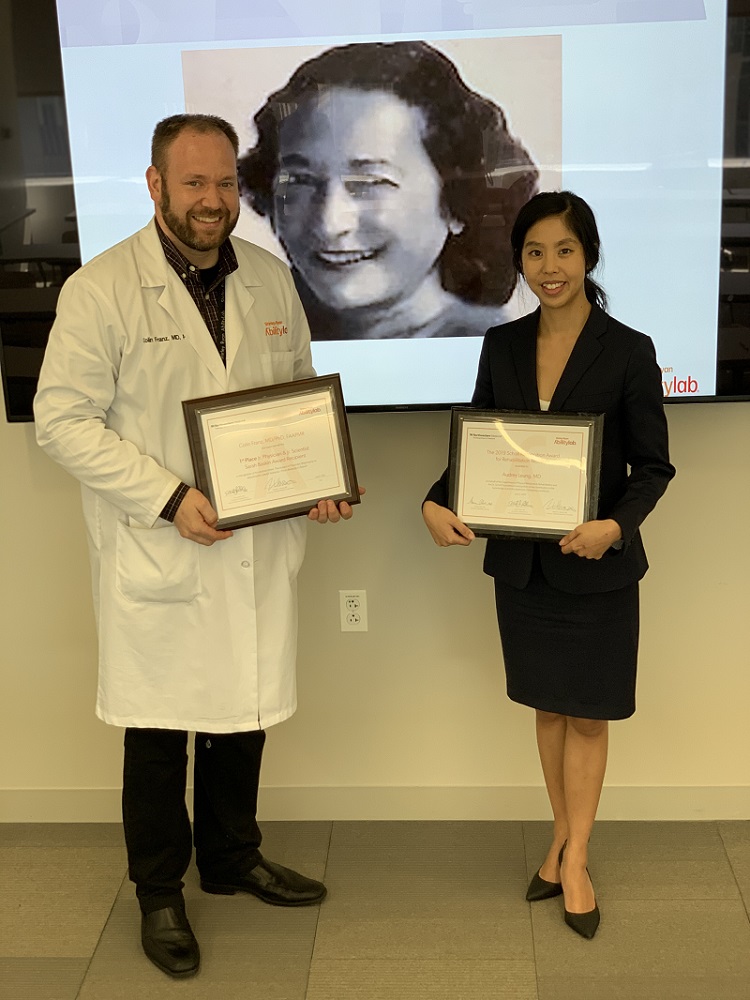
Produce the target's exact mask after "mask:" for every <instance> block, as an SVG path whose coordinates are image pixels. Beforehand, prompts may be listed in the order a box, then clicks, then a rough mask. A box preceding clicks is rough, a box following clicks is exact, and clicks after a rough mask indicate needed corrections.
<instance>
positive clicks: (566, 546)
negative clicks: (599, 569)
mask: <svg viewBox="0 0 750 1000" xmlns="http://www.w3.org/2000/svg"><path fill="white" fill-rule="evenodd" d="M620 538H622V530H621V528H620V525H619V524H618V523H617V521H613V520H612V519H611V518H610V519H608V520H606V521H584V523H583V524H579V525H578V527H577V528H573V530H572V531H569V532H568V534H567V535H566V536H565V538H561V539H560V548H561V549H562V551H563V552H564V553H565V555H569V554H570V553H573V555H576V556H580V557H581V559H601V557H602V556H603V555H604V553H605V552H606V551H607V549H608V548H609V547H610V546H611V545H612V543H613V542H616V541H618V540H619V539H620Z"/></svg>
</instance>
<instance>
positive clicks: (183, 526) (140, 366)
mask: <svg viewBox="0 0 750 1000" xmlns="http://www.w3.org/2000/svg"><path fill="white" fill-rule="evenodd" d="M237 151H238V141H237V135H236V133H235V131H234V129H233V128H232V126H231V125H229V124H228V123H227V122H225V121H223V120H222V119H220V118H215V117H213V116H207V115H175V116H172V117H171V118H167V119H165V120H164V121H162V122H160V123H159V124H158V125H157V126H156V129H155V131H154V137H153V143H152V163H151V166H150V167H149V168H148V171H147V173H146V179H147V182H148V190H149V194H150V196H151V198H152V200H153V202H154V205H155V218H154V219H153V220H152V221H151V222H150V223H149V224H148V225H147V226H146V227H145V229H142V230H141V231H140V232H138V233H136V234H135V235H134V236H131V237H130V238H129V239H126V240H124V241H123V242H122V243H120V244H118V245H117V246H115V247H112V248H111V249H110V250H108V251H106V252H105V253H103V254H101V255H100V256H99V257H97V258H95V259H94V260H92V261H91V262H90V263H88V264H87V265H86V266H85V267H83V268H82V269H81V270H80V271H78V272H77V273H76V274H74V275H73V276H72V277H71V279H70V280H69V281H68V282H67V283H66V285H65V287H64V288H63V290H62V292H61V294H60V300H59V304H58V312H57V319H56V320H55V324H54V326H53V329H52V332H51V334H50V340H49V346H48V348H47V353H46V356H45V360H44V364H43V367H42V372H41V376H40V379H39V390H38V393H37V397H36V401H35V411H36V421H37V437H38V441H39V444H40V445H41V446H42V447H43V448H44V449H45V450H46V451H47V452H48V454H49V455H51V456H52V458H54V459H55V460H56V461H58V462H60V463H61V464H62V465H63V466H64V467H65V468H66V469H67V470H68V471H69V472H71V473H72V474H73V475H74V476H76V478H78V479H79V480H80V481H81V484H82V494H83V506H84V516H85V521H86V527H87V532H88V540H89V547H90V552H91V560H92V578H93V589H94V603H95V609H96V615H97V625H98V631H99V649H100V669H99V691H98V698H97V714H98V716H99V717H100V718H101V719H103V720H104V721H105V722H107V723H110V724H112V725H116V726H122V727H124V728H125V760H124V777H123V822H124V827H125V840H126V844H127V850H128V865H129V874H130V878H131V879H132V881H133V882H134V883H135V885H136V893H137V896H138V900H139V903H140V907H141V911H142V942H143V948H144V951H145V952H146V954H147V955H148V957H149V958H150V959H151V961H152V962H154V963H155V964H156V965H157V966H158V967H159V968H160V969H162V970H163V971H164V972H166V973H168V974H169V975H172V976H189V975H192V974H194V973H195V972H197V971H198V966H199V962H200V954H199V948H198V944H197V942H196V940H195V937H194V936H193V933H192V930H191V928H190V924H189V923H188V919H187V916H186V914H185V903H184V898H183V894H182V889H183V882H182V878H183V876H184V874H185V871H186V869H187V866H188V864H189V861H190V857H191V854H192V846H193V837H194V842H195V848H196V862H197V865H198V869H199V872H200V877H201V886H202V888H203V889H204V890H205V891H206V892H212V893H224V894H233V893H235V892H238V891H239V892H249V893H252V894H253V895H255V896H258V897H259V898H260V899H262V900H264V901H265V902H267V903H272V904H278V905H285V906H301V905H305V904H311V903H317V902H319V901H320V900H322V899H323V897H324V895H325V892H326V890H325V887H324V886H323V885H322V884H321V883H320V882H316V881H314V880H312V879H309V878H305V877H304V876H302V875H299V874H297V873H296V872H293V871H290V870H289V869H286V868H282V867H281V866H279V865H276V864H274V863H273V862H271V861H268V860H266V859H265V858H263V856H262V855H261V853H260V850H259V847H260V841H261V835H260V831H259V829H258V826H257V823H256V819H255V813H256V803H257V794H258V782H259V774H260V764H261V755H262V750H263V743H264V740H265V732H264V730H265V729H266V727H267V726H270V725H273V724H275V723H277V722H281V721H282V720H284V719H286V718H288V717H289V716H290V715H292V713H293V712H294V710H295V707H296V693H295V678H294V669H295V654H296V630H297V616H296V576H297V572H298V570H299V567H300V563H301V561H302V556H303V551H304V536H305V523H304V520H302V519H300V518H295V519H290V520H284V521H277V522H274V523H271V524H264V525H260V526H256V527H253V528H244V529H242V530H239V531H236V532H234V533H233V532H231V531H220V530H217V528H216V527H215V524H216V521H217V514H216V512H215V511H214V510H213V508H212V506H211V504H210V502H209V501H208V499H207V498H206V497H205V496H203V495H202V494H201V493H200V492H199V491H198V490H196V489H195V488H193V487H191V486H190V485H189V484H190V483H191V482H192V481H193V479H192V465H191V459H190V453H189V447H188V440H187V434H186V431H185V426H184V422H183V417H182V408H181V402H182V400H184V399H193V398H196V397H201V396H208V395H215V394H217V393H222V392H229V391H232V390H236V389H246V388H249V387H252V386H257V385H265V384H269V383H272V382H284V381H288V380H291V379H298V378H306V377H309V376H312V375H314V371H313V368H312V364H311V358H310V344H309V340H310V334H309V330H308V326H307V321H306V319H305V316H304V313H303V311H302V307H301V304H300V302H299V299H298V297H297V294H296V292H295V290H294V285H293V282H292V279H291V275H290V273H289V270H288V269H287V268H286V266H285V265H284V264H282V263H281V262H280V261H278V260H277V259H276V258H275V257H274V256H273V255H271V254H268V253H267V252H265V251H263V250H261V249H259V248H258V247H255V246H253V245H252V244H249V243H246V242H244V241H242V240H238V239H235V238H230V235H229V234H230V233H231V232H232V229H233V228H234V226H235V223H236V222H237V217H238V215H239V200H238V191H237V170H236V158H237ZM280 331H281V332H280ZM351 514H352V510H351V507H350V506H349V505H348V504H346V503H342V504H341V505H340V507H337V506H336V504H334V503H333V502H332V501H330V500H329V501H321V503H320V504H319V505H318V507H317V508H315V509H314V510H313V511H311V512H310V515H309V517H310V519H312V520H317V521H319V522H320V523H325V522H326V521H329V520H330V521H338V520H339V518H340V517H343V518H349V517H351ZM189 730H195V731H196V737H195V769H194V784H195V815H194V831H193V834H192V835H191V830H190V824H189V820H188V813H187V809H186V805H185V787H186V761H187V755H186V745H187V733H188V731H189Z"/></svg>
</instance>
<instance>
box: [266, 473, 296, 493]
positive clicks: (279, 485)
mask: <svg viewBox="0 0 750 1000" xmlns="http://www.w3.org/2000/svg"><path fill="white" fill-rule="evenodd" d="M293 483H294V480H293V479H282V478H281V477H280V476H271V478H270V479H269V480H268V489H269V491H271V490H283V489H286V487H287V486H292V484H293Z"/></svg>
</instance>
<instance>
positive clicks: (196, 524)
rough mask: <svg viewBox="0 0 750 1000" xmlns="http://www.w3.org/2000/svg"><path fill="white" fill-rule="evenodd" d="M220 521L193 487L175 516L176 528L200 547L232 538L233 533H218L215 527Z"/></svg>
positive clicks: (204, 498) (209, 505)
mask: <svg viewBox="0 0 750 1000" xmlns="http://www.w3.org/2000/svg"><path fill="white" fill-rule="evenodd" d="M218 520H219V515H218V514H217V513H216V511H215V510H214V509H213V507H212V506H211V504H210V503H209V502H208V500H207V499H206V497H204V496H203V494H202V493H201V492H200V490H196V489H194V488H193V487H191V488H190V489H189V490H188V491H187V493H186V494H185V496H184V498H183V501H182V503H181V504H180V506H179V507H178V508H177V513H176V514H175V516H174V524H175V527H176V528H177V530H178V531H179V533H180V534H181V535H182V537H183V538H189V539H190V541H191V542H198V544H199V545H213V544H214V542H220V541H222V540H223V539H224V538H231V537H232V532H231V531H217V529H216V528H215V527H214V525H215V524H216V522H217V521H218Z"/></svg>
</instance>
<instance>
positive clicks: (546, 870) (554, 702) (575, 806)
mask: <svg viewBox="0 0 750 1000" xmlns="http://www.w3.org/2000/svg"><path fill="white" fill-rule="evenodd" d="M511 244H512V252H513V260H514V262H515V265H516V267H517V269H518V272H519V274H521V275H522V276H523V278H524V280H525V282H526V284H527V285H528V287H529V288H530V289H531V291H532V292H533V293H534V295H536V297H537V298H538V299H539V306H540V307H539V309H538V310H537V311H536V312H535V313H532V314H531V315H529V316H524V317H522V318H521V319H519V320H516V321H515V322H512V323H508V324H506V325H505V326H502V327H497V328H495V329H492V330H488V331H487V336H486V338H485V341H484V345H483V348H482V354H481V357H480V361H479V371H478V374H477V382H476V388H475V390H474V396H473V398H472V406H474V407H477V408H480V409H504V410H527V411H532V412H533V411H537V412H539V411H542V410H549V411H561V417H560V419H561V421H563V420H564V414H565V411H568V412H569V413H573V412H584V413H603V414H605V419H604V431H603V441H602V464H601V475H600V487H599V509H598V512H597V517H596V519H594V520H591V521H586V522H584V523H583V524H580V525H578V526H577V527H576V528H574V529H573V530H572V531H570V532H568V534H566V535H565V537H564V538H562V539H561V540H560V541H559V543H558V542H555V541H543V542H536V541H532V540H530V539H521V538H515V539H509V538H500V537H495V538H491V539H490V540H489V541H488V543H487V551H486V554H485V560H484V570H485V572H486V573H488V574H489V575H490V576H492V577H494V580H495V598H496V605H497V616H498V623H499V626H500V637H501V640H502V647H503V658H504V661H505V672H506V679H507V688H508V696H509V698H511V700H513V701H516V702H519V703H520V704H522V705H529V706H530V707H532V708H534V709H536V731H537V744H538V747H539V755H540V758H541V763H542V771H543V773H544V780H545V783H546V786H547V793H548V795H549V799H550V803H551V806H552V813H553V816H554V832H553V838H552V843H551V844H550V846H549V850H548V852H547V855H546V857H545V859H544V861H543V863H542V866H541V868H540V869H539V871H538V872H537V874H536V875H535V876H534V878H533V879H532V881H531V884H530V885H529V889H528V892H527V895H526V898H527V900H529V902H536V901H537V900H542V899H548V898H550V897H552V896H559V895H561V894H564V904H565V906H564V910H565V922H566V923H567V924H568V925H569V926H570V927H572V928H573V930H575V931H576V932H577V933H578V934H580V935H582V936H583V937H586V938H591V937H593V936H594V934H595V933H596V929H597V927H598V925H599V908H598V906H597V904H596V897H595V894H594V888H593V886H592V884H591V879H590V877H589V872H588V868H587V863H588V841H589V835H590V833H591V829H592V827H593V824H594V818H595V816H596V810H597V806H598V803H599V796H600V793H601V789H602V784H603V781H604V771H605V767H606V761H607V733H608V720H609V719H626V718H628V717H629V716H631V715H632V714H633V712H634V711H635V679H636V659H637V651H638V581H639V580H640V579H641V578H642V577H643V575H644V574H645V572H646V570H647V569H648V562H647V561H646V553H645V551H644V549H643V542H642V541H641V536H640V532H639V525H640V524H641V522H642V521H643V520H644V518H645V517H646V516H647V515H648V514H649V513H650V512H651V510H653V508H654V506H655V504H656V503H657V501H658V500H659V498H660V497H661V496H662V494H663V493H664V491H665V490H666V488H667V484H668V483H669V481H670V479H671V478H672V476H673V475H674V471H675V470H674V467H673V466H672V465H671V464H670V462H669V449H668V443H667V422H666V419H665V416H664V405H663V392H662V383H661V369H660V368H659V365H658V363H657V361H656V355H655V352H654V346H653V344H652V342H651V340H650V339H649V338H648V337H647V336H645V335H644V334H642V333H638V332H637V331H635V330H631V329H630V328H629V327H627V326H624V325H623V324H622V323H619V322H618V321H617V320H615V319H613V318H612V317H611V316H609V315H608V314H607V313H606V312H605V307H606V296H605V294H604V292H603V290H602V289H601V288H600V286H599V285H598V284H597V283H596V282H595V281H594V280H593V279H592V278H591V272H592V271H593V270H594V268H595V267H596V266H597V264H598V262H599V252H600V251H599V233H598V230H597V225H596V220H595V219H594V215H593V212H592V211H591V209H590V208H589V206H588V205H587V204H586V202H585V201H583V199H582V198H579V197H577V196H576V195H574V194H572V193H571V192H569V191H563V192H559V193H545V194H539V195H537V196H536V197H534V198H532V200H531V201H530V202H528V203H527V204H526V205H525V206H524V207H523V208H522V209H521V211H520V213H519V215H518V218H517V219H516V223H515V226H514V227H513V231H512V234H511ZM520 496H521V497H523V496H524V494H523V493H521V494H520ZM447 505H448V495H447V476H446V475H445V474H444V475H443V477H442V479H440V480H439V481H438V482H437V483H435V484H434V486H433V487H432V489H431V490H430V492H429V494H428V495H427V499H426V500H425V502H424V505H423V515H424V519H425V522H426V523H427V527H428V528H429V530H430V533H431V535H432V537H433V539H434V541H435V542H436V543H437V544H438V545H468V544H469V543H470V542H471V541H472V540H473V538H474V534H473V532H472V531H471V530H470V529H469V528H468V527H467V526H466V525H465V524H464V523H463V522H462V521H460V520H459V519H458V518H457V517H456V515H455V514H454V513H453V512H452V511H451V510H449V509H448V506H447Z"/></svg>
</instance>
